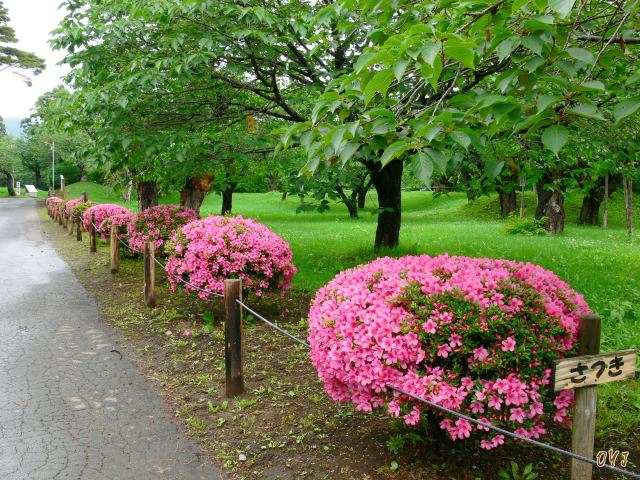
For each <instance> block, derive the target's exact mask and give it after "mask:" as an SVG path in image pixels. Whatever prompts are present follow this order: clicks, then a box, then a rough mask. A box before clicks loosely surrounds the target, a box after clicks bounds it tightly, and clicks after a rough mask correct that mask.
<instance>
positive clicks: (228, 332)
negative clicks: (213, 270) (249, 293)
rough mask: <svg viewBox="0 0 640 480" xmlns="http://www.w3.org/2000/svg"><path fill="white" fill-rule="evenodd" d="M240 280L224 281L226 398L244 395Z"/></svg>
mask: <svg viewBox="0 0 640 480" xmlns="http://www.w3.org/2000/svg"><path fill="white" fill-rule="evenodd" d="M236 300H240V301H242V280H225V281H224V313H225V315H224V363H225V368H226V373H227V383H226V392H225V394H226V396H227V397H229V398H231V397H235V396H237V395H240V394H242V393H244V373H243V361H244V348H243V344H242V307H241V306H240V305H238V303H237V302H236Z"/></svg>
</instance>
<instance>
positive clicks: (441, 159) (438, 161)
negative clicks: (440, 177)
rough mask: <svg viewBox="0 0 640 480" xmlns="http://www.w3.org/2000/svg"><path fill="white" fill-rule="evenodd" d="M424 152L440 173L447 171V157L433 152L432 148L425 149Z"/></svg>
mask: <svg viewBox="0 0 640 480" xmlns="http://www.w3.org/2000/svg"><path fill="white" fill-rule="evenodd" d="M425 152H426V153H427V155H429V157H431V160H432V161H433V163H434V164H435V166H436V167H438V170H439V171H440V173H445V172H446V171H447V164H448V163H449V158H448V157H447V156H445V155H444V154H443V153H442V152H440V151H438V150H434V149H432V148H427V149H425Z"/></svg>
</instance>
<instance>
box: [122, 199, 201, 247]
mask: <svg viewBox="0 0 640 480" xmlns="http://www.w3.org/2000/svg"><path fill="white" fill-rule="evenodd" d="M197 218H198V214H197V213H196V212H194V211H193V210H186V209H184V208H183V207H180V206H178V205H158V206H157V207H151V208H148V209H146V210H144V211H142V212H140V213H138V214H137V215H135V216H133V217H131V219H130V221H129V222H128V223H127V236H128V237H129V245H130V246H131V249H132V250H134V251H136V252H142V251H143V250H144V244H145V242H149V241H152V242H153V243H154V245H155V247H156V250H158V251H159V253H163V252H162V250H161V247H162V246H163V245H164V244H165V242H166V241H167V240H169V238H171V236H172V235H173V234H174V233H175V232H176V231H177V230H178V229H179V228H180V227H182V226H183V225H186V224H187V223H189V222H190V221H192V220H196V219H197Z"/></svg>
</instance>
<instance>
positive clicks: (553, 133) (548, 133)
mask: <svg viewBox="0 0 640 480" xmlns="http://www.w3.org/2000/svg"><path fill="white" fill-rule="evenodd" d="M568 139H569V130H567V128H566V127H565V126H563V125H552V126H550V127H549V128H547V129H545V131H544V132H543V133H542V144H543V145H544V146H545V147H546V148H548V149H549V150H551V151H552V152H553V153H554V154H555V156H556V157H557V156H558V153H559V152H560V150H561V149H562V147H564V146H565V144H566V143H567V140H568Z"/></svg>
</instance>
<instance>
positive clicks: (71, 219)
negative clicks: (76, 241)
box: [64, 213, 76, 236]
mask: <svg viewBox="0 0 640 480" xmlns="http://www.w3.org/2000/svg"><path fill="white" fill-rule="evenodd" d="M64 222H65V225H66V226H67V233H68V234H69V236H71V235H73V226H74V225H75V223H76V221H75V217H74V216H73V213H72V214H71V215H65V220H64Z"/></svg>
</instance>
